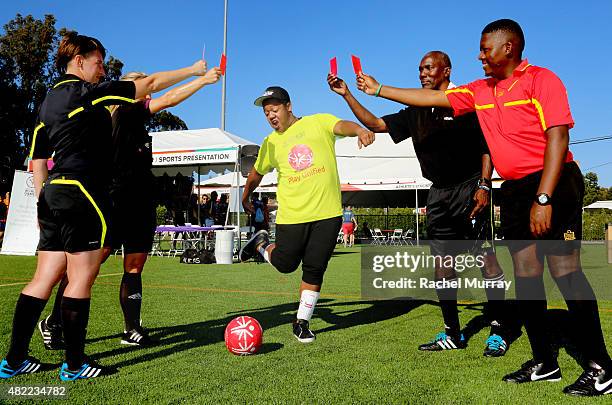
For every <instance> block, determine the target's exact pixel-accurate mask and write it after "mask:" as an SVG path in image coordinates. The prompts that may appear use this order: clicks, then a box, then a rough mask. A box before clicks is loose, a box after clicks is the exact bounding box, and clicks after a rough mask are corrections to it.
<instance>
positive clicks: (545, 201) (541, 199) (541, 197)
mask: <svg viewBox="0 0 612 405" xmlns="http://www.w3.org/2000/svg"><path fill="white" fill-rule="evenodd" d="M535 202H536V203H538V205H549V204H550V196H549V195H548V194H546V193H540V194H538V195H536V198H535Z"/></svg>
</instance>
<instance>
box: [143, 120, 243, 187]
mask: <svg viewBox="0 0 612 405" xmlns="http://www.w3.org/2000/svg"><path fill="white" fill-rule="evenodd" d="M150 135H151V137H152V138H153V173H154V174H156V175H161V174H163V173H168V175H170V176H173V175H176V173H179V172H180V173H181V174H183V175H185V176H191V175H192V174H193V172H195V171H197V170H198V168H201V167H205V168H206V169H210V170H214V171H223V170H225V169H228V170H235V166H236V163H237V162H238V158H239V156H240V148H241V147H242V146H244V145H255V143H254V142H251V141H248V140H246V139H243V138H240V137H238V136H236V135H233V134H230V133H229V132H226V131H222V130H220V129H219V128H205V129H194V130H185V131H163V132H152V133H151V134H150Z"/></svg>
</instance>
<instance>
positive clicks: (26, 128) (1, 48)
mask: <svg viewBox="0 0 612 405" xmlns="http://www.w3.org/2000/svg"><path fill="white" fill-rule="evenodd" d="M4 31H5V34H4V35H2V36H0V91H1V92H2V97H0V144H1V145H2V148H0V164H2V166H4V167H5V168H7V169H8V170H6V172H8V173H12V171H13V170H14V169H16V168H19V167H22V165H23V162H24V161H25V158H26V156H27V151H28V146H29V144H30V142H31V137H32V133H33V130H34V126H35V124H36V122H35V121H36V113H37V111H38V107H39V106H40V103H41V102H42V100H43V99H44V97H45V94H46V92H47V88H48V87H49V85H50V84H51V83H52V82H53V81H54V80H55V79H56V78H57V73H56V71H55V69H54V68H53V59H52V58H50V57H49V55H51V54H53V50H54V49H55V47H56V46H57V42H58V36H57V31H56V29H55V17H53V16H52V15H46V16H45V17H44V20H37V19H35V18H33V17H32V16H31V15H28V16H26V17H23V16H22V15H20V14H17V16H16V17H15V19H13V20H11V21H9V22H8V23H7V24H6V25H5V26H4ZM10 177H11V178H10V179H8V180H7V179H3V180H4V182H5V183H10V182H11V181H12V176H10Z"/></svg>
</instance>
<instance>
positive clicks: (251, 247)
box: [238, 229, 270, 262]
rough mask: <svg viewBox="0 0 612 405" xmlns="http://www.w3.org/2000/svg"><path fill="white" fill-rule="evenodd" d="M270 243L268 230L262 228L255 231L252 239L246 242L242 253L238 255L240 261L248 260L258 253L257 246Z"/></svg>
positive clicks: (241, 250)
mask: <svg viewBox="0 0 612 405" xmlns="http://www.w3.org/2000/svg"><path fill="white" fill-rule="evenodd" d="M268 243H270V237H269V235H268V231H266V230H265V229H262V230H261V231H258V232H255V234H254V235H253V236H252V237H251V239H249V241H248V242H247V243H245V244H244V246H243V247H242V249H240V254H239V255H238V257H239V258H240V261H241V262H246V261H247V260H249V259H250V258H251V257H253V256H255V255H256V254H257V253H258V252H257V247H258V246H259V245H261V244H268Z"/></svg>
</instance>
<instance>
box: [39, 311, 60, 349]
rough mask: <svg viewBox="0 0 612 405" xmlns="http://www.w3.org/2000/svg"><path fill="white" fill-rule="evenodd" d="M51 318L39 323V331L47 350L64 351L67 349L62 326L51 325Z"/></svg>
mask: <svg viewBox="0 0 612 405" xmlns="http://www.w3.org/2000/svg"><path fill="white" fill-rule="evenodd" d="M49 316H50V315H49ZM49 316H48V317H46V318H45V319H43V320H42V321H40V322H38V331H39V332H40V335H41V336H42V339H43V343H44V345H45V349H47V350H63V349H64V348H65V347H66V344H65V343H64V336H63V334H62V327H61V325H53V324H50V323H49Z"/></svg>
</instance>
